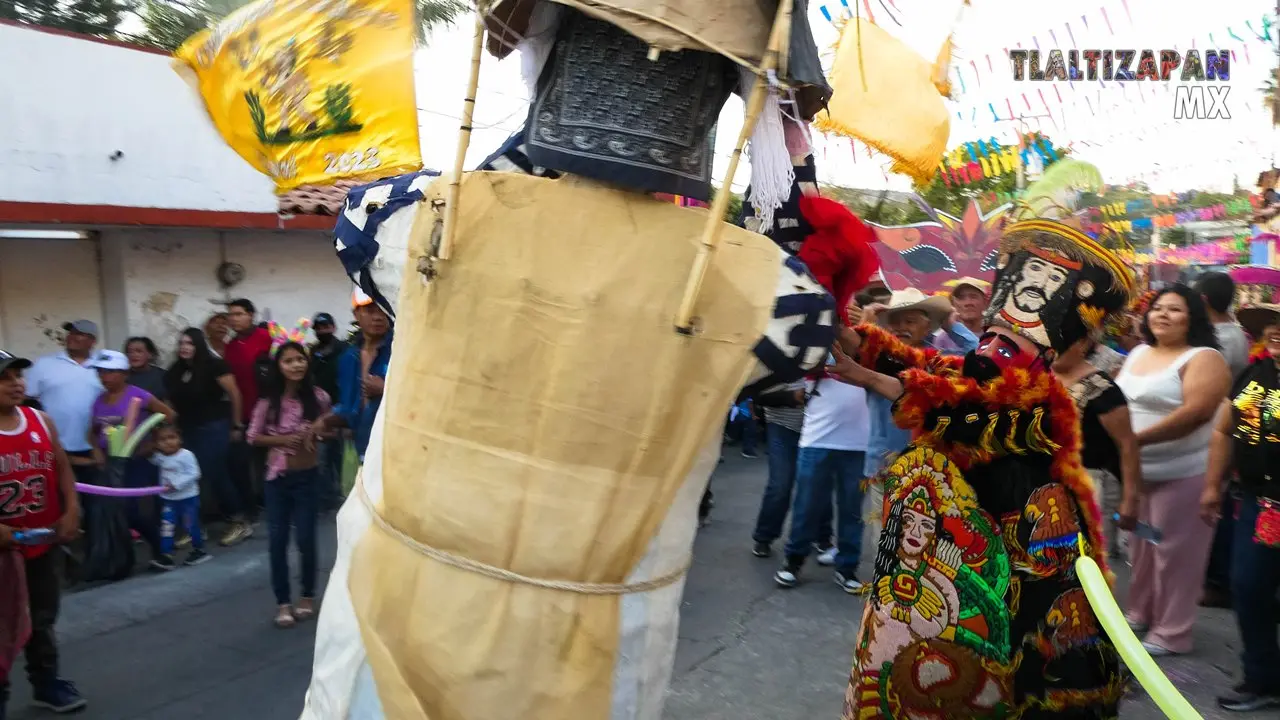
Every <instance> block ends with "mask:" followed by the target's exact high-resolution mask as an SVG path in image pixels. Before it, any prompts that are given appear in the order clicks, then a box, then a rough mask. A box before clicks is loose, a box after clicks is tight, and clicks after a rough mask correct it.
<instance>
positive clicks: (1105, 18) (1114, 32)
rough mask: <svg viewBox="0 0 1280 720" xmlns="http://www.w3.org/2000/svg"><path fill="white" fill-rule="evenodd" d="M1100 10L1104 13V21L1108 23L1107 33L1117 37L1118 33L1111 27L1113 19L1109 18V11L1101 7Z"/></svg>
mask: <svg viewBox="0 0 1280 720" xmlns="http://www.w3.org/2000/svg"><path fill="white" fill-rule="evenodd" d="M1098 10H1099V11H1100V12H1101V13H1102V19H1103V20H1104V21H1106V23H1107V32H1109V33H1111V34H1112V35H1115V34H1116V31H1115V28H1113V27H1111V18H1110V17H1108V16H1107V9H1106V8H1104V7H1100V8H1098Z"/></svg>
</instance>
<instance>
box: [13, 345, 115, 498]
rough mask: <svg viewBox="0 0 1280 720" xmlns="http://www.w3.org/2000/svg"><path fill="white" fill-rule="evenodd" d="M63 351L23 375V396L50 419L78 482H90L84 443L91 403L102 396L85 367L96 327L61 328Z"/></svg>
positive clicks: (90, 356) (91, 371)
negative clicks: (25, 395) (24, 394)
mask: <svg viewBox="0 0 1280 720" xmlns="http://www.w3.org/2000/svg"><path fill="white" fill-rule="evenodd" d="M62 330H63V331H64V332H65V333H66V337H65V338H64V340H63V350H62V351H61V352H57V353H54V354H52V355H45V356H44V357H41V358H39V359H37V360H36V361H35V362H34V363H33V364H32V365H31V369H30V370H29V371H27V373H26V383H27V395H28V396H29V397H31V398H34V399H36V400H38V401H40V405H41V407H43V408H44V411H45V412H46V413H48V415H49V417H50V418H52V419H53V424H54V427H56V428H58V434H59V436H61V438H62V443H63V449H64V450H65V451H66V453H67V455H68V456H69V457H70V458H71V465H72V467H73V468H75V472H76V476H77V478H78V479H79V480H80V482H84V483H92V482H93V479H94V477H95V476H96V475H97V469H96V468H95V467H94V464H93V454H92V450H93V446H92V445H91V444H90V443H89V441H88V439H87V438H88V436H89V425H90V423H91V422H92V420H93V402H94V401H95V400H97V399H98V396H99V395H101V394H102V383H100V382H98V373H97V372H96V371H95V370H94V369H93V368H91V367H89V364H90V363H91V362H92V359H93V355H94V345H96V344H97V342H98V326H97V324H96V323H94V322H93V321H91V320H76V321H74V322H69V323H66V324H64V325H63V326H62Z"/></svg>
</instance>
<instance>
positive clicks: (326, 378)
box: [311, 312, 348, 509]
mask: <svg viewBox="0 0 1280 720" xmlns="http://www.w3.org/2000/svg"><path fill="white" fill-rule="evenodd" d="M311 330H312V332H314V333H315V334H316V341H315V342H314V343H312V344H311V372H312V375H313V376H314V377H315V381H316V387H318V388H320V389H321V390H324V391H325V392H327V393H329V399H330V400H331V401H333V402H334V403H336V402H338V397H339V390H338V366H339V364H340V363H341V360H342V356H343V355H344V354H345V353H346V352H347V347H348V346H347V343H346V342H344V341H342V340H339V339H338V336H337V335H336V334H335V332H336V330H337V326H336V324H335V323H334V321H333V316H332V315H330V314H329V313H326V312H322V313H317V314H316V316H315V318H314V319H312V321H311ZM343 445H344V441H343V439H342V437H341V435H339V436H338V437H336V438H334V439H332V440H329V441H328V442H326V443H325V444H324V445H323V446H322V448H321V450H320V454H321V457H320V469H321V474H322V476H323V478H324V479H323V483H324V485H323V488H322V491H321V496H320V504H321V507H327V508H329V509H336V508H337V507H338V506H339V505H341V504H342V459H343V454H344V453H343Z"/></svg>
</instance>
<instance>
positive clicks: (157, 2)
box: [0, 0, 471, 51]
mask: <svg viewBox="0 0 1280 720" xmlns="http://www.w3.org/2000/svg"><path fill="white" fill-rule="evenodd" d="M23 1H24V2H25V1H27V0H23ZM32 1H33V2H34V1H39V2H50V1H52V0H32ZM99 1H103V0H99ZM0 2H3V0H0ZM250 2H252V0H142V3H141V5H140V6H139V8H138V15H139V16H140V17H141V18H142V23H143V26H144V27H145V28H146V29H145V31H144V32H143V37H144V38H145V40H146V41H147V42H148V43H149V44H151V45H154V46H156V47H158V48H162V49H165V50H169V51H173V50H176V49H178V46H180V45H182V43H183V42H184V41H185V40H186V39H187V38H189V37H191V36H192V35H194V34H195V33H197V32H199V31H201V30H203V29H205V28H207V27H209V26H210V25H213V24H214V23H216V22H218V21H219V20H221V19H222V18H224V17H226V16H227V15H230V14H231V13H232V12H235V11H236V10H237V9H239V8H241V7H243V6H245V5H248V4H249V3H250ZM414 8H415V11H416V13H417V17H418V21H419V22H418V42H419V43H421V44H425V43H426V41H427V36H428V35H429V33H430V32H431V29H432V28H435V27H439V26H442V25H451V24H453V23H455V22H457V21H458V20H459V19H460V18H462V17H464V16H465V15H466V14H467V13H468V12H470V11H471V5H470V4H469V3H467V2H465V0H414Z"/></svg>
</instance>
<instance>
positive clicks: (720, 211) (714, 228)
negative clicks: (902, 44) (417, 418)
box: [445, 0, 793, 335]
mask: <svg viewBox="0 0 1280 720" xmlns="http://www.w3.org/2000/svg"><path fill="white" fill-rule="evenodd" d="M792 1H793V0H778V13H777V16H775V17H774V19H773V29H772V30H771V31H770V32H769V44H768V45H767V46H766V47H765V53H764V58H763V61H762V62H761V63H760V73H759V74H758V75H757V76H756V82H755V84H754V85H752V86H751V95H750V96H749V97H748V98H747V108H746V116H745V117H744V118H743V121H742V132H740V133H738V144H737V145H736V146H735V147H734V148H733V156H732V157H730V158H729V169H728V171H727V172H725V177H724V182H723V184H722V185H721V187H720V192H718V193H716V199H715V201H714V202H712V203H711V214H710V215H709V216H708V217H707V224H706V227H704V228H703V230H702V245H701V247H699V248H698V255H697V257H695V258H694V260H693V269H692V270H691V271H690V273H689V280H688V282H687V283H686V285H685V288H684V298H682V299H681V300H680V309H679V311H678V312H677V313H676V332H679V333H682V334H685V335H692V334H693V312H694V307H695V306H696V305H697V303H698V295H699V294H700V293H701V292H702V284H703V282H705V281H706V279H707V270H708V269H710V267H711V256H712V254H713V253H715V250H716V247H718V246H719V244H720V235H721V231H722V230H723V227H724V213H725V210H727V209H728V207H729V196H730V195H731V194H732V192H733V189H732V188H733V177H734V175H736V174H737V173H738V162H739V161H740V160H741V159H742V150H743V148H745V147H746V145H747V140H748V139H750V138H751V133H752V131H754V130H755V127H756V120H757V119H758V118H759V117H760V111H761V110H762V109H763V108H764V99H765V94H766V93H767V92H768V90H769V77H768V76H769V73H770V72H771V71H773V70H774V69H776V68H777V67H778V58H779V56H780V55H781V53H782V46H783V43H784V38H785V37H786V34H787V33H786V31H787V30H788V29H789V28H790V26H791V6H792ZM445 227H446V228H447V227H448V226H447V225H446V226H445Z"/></svg>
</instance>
